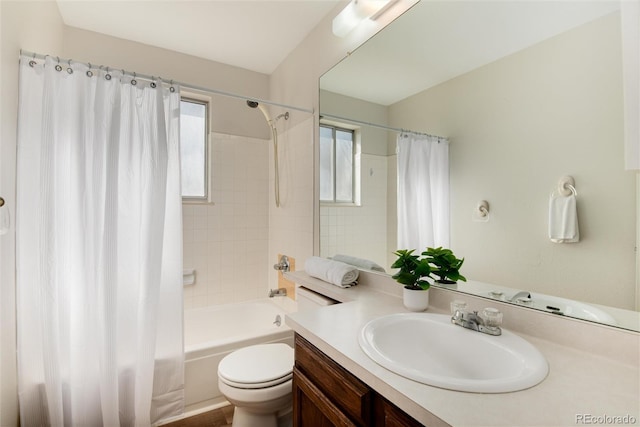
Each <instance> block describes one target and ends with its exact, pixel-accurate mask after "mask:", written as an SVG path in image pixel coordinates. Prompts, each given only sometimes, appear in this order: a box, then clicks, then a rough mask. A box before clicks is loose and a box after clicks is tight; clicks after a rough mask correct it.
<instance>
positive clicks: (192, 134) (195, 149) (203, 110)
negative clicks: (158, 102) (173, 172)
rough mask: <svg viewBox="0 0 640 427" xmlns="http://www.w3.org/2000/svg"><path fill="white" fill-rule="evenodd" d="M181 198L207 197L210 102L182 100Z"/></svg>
mask: <svg viewBox="0 0 640 427" xmlns="http://www.w3.org/2000/svg"><path fill="white" fill-rule="evenodd" d="M180 156H181V157H180V162H181V167H182V197H184V198H191V199H206V198H207V103H206V102H199V101H193V100H185V99H182V100H181V101H180Z"/></svg>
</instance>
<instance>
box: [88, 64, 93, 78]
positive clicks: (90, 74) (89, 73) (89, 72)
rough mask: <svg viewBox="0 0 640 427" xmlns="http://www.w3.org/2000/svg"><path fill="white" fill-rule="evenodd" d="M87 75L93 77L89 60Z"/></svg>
mask: <svg viewBox="0 0 640 427" xmlns="http://www.w3.org/2000/svg"><path fill="white" fill-rule="evenodd" d="M87 77H93V71H91V62H89V69H88V70H87Z"/></svg>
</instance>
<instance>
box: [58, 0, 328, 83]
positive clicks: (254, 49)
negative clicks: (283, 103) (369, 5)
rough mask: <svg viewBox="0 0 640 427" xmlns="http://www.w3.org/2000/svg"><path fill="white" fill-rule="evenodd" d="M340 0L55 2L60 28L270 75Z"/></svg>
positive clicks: (105, 0)
mask: <svg viewBox="0 0 640 427" xmlns="http://www.w3.org/2000/svg"><path fill="white" fill-rule="evenodd" d="M339 2H340V0H279V1H276V0H200V1H197V0H163V1H150V0H130V1H129V0H125V1H122V0H57V4H58V8H59V10H60V14H61V15H62V19H63V21H64V23H65V24H66V25H68V26H71V27H77V28H81V29H84V30H89V31H94V32H97V33H102V34H106V35H109V36H113V37H118V38H122V39H127V40H132V41H136V42H140V43H144V44H148V45H152V46H156V47H161V48H165V49H170V50H174V51H178V52H182V53H186V54H189V55H193V56H197V57H201V58H205V59H209V60H211V61H216V62H221V63H224V64H229V65H233V66H236V67H241V68H245V69H248V70H252V71H256V72H260V73H265V74H271V73H272V72H273V71H274V70H275V69H276V67H277V66H278V65H279V64H280V63H281V62H282V61H283V60H284V59H285V58H286V57H287V55H289V53H290V52H291V51H293V49H294V48H295V47H296V46H297V45H298V44H299V43H300V42H301V41H302V40H304V38H305V37H306V36H307V35H308V34H309V33H310V32H311V30H312V29H313V28H314V27H315V26H316V25H317V24H318V23H319V22H320V21H321V20H322V19H323V18H324V17H325V16H326V15H327V14H328V13H329V12H331V11H332V9H333V8H334V7H335V6H336V4H338V3H339Z"/></svg>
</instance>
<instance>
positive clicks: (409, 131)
mask: <svg viewBox="0 0 640 427" xmlns="http://www.w3.org/2000/svg"><path fill="white" fill-rule="evenodd" d="M323 118H328V119H335V120H343V121H345V122H350V123H355V124H359V125H364V126H371V127H374V128H378V129H383V130H391V131H394V132H401V133H402V132H404V133H411V134H414V135H423V136H430V137H432V138H438V139H447V140H448V139H449V138H447V137H446V136H439V135H432V134H430V133H425V132H417V131H414V130H409V129H400V128H393V127H390V126H385V125H379V124H377V123H370V122H365V121H362V120H357V119H350V118H348V117H341V116H335V115H333V114H320V119H323Z"/></svg>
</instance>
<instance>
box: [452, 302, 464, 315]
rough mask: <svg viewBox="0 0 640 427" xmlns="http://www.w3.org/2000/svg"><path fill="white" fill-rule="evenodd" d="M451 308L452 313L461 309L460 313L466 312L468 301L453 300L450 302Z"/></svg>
mask: <svg viewBox="0 0 640 427" xmlns="http://www.w3.org/2000/svg"><path fill="white" fill-rule="evenodd" d="M449 308H450V310H451V314H452V315H455V314H456V311H459V312H460V313H464V312H465V311H467V303H466V302H465V301H461V300H454V301H451V303H450V304H449Z"/></svg>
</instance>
